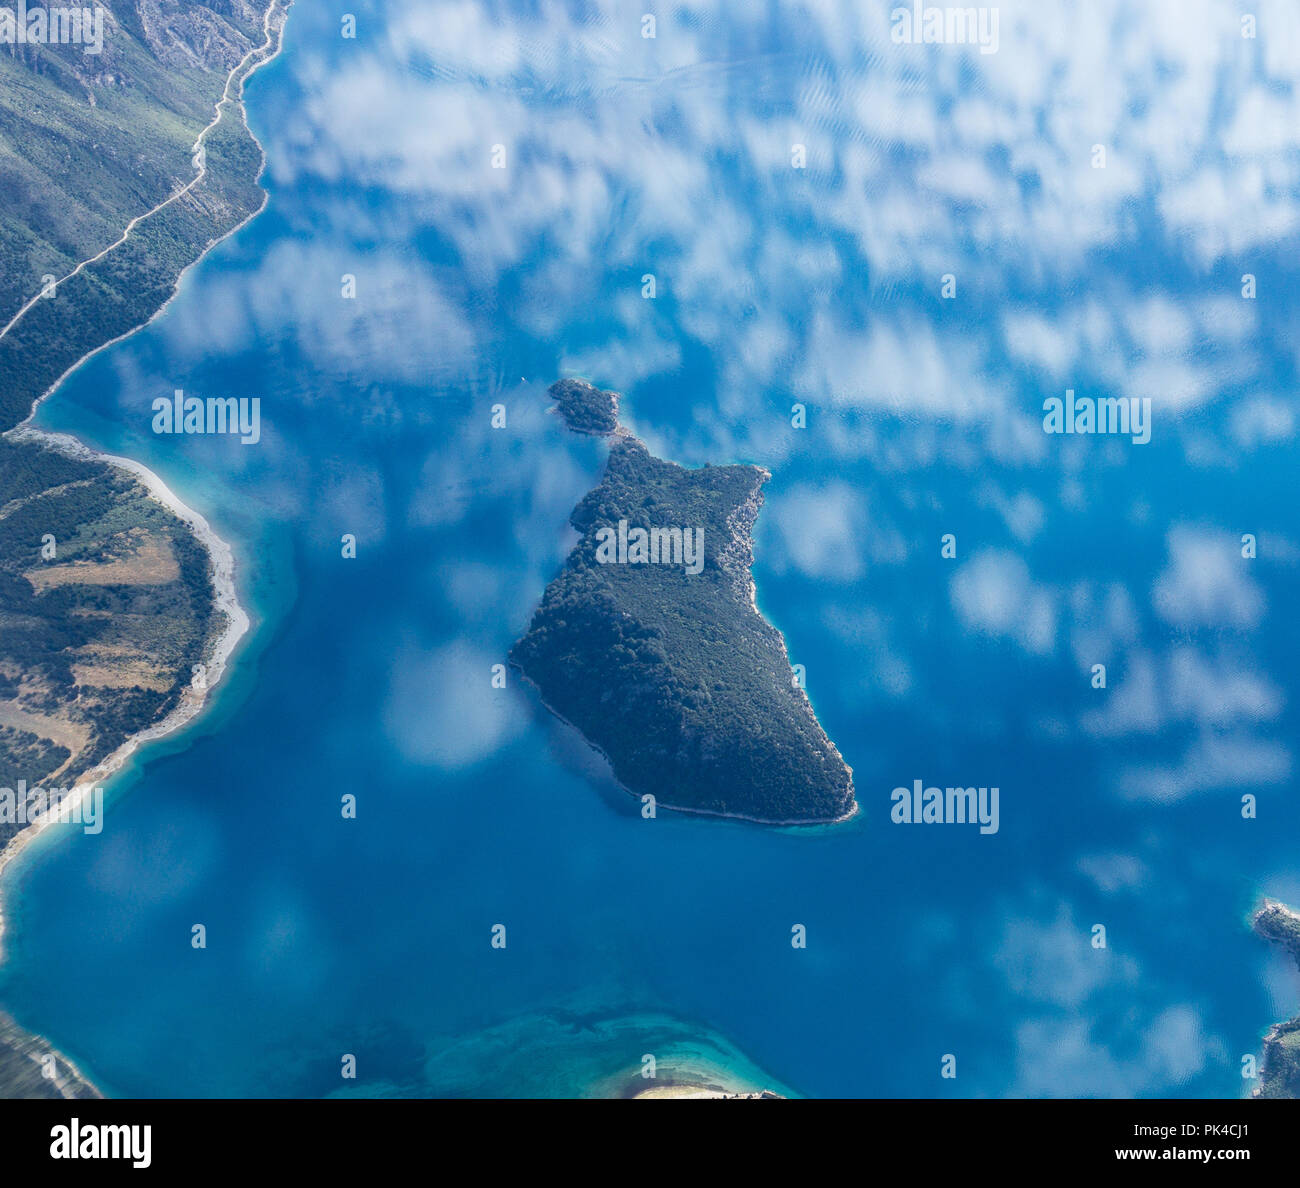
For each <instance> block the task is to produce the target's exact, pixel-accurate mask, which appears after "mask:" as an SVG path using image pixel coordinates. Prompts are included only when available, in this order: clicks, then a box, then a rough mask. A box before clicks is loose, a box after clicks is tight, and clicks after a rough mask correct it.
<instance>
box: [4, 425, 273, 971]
mask: <svg viewBox="0 0 1300 1188" xmlns="http://www.w3.org/2000/svg"><path fill="white" fill-rule="evenodd" d="M6 436H7V437H9V438H10V439H11V440H14V441H27V442H34V443H36V444H39V445H43V446H45V447H46V448H48V449H53V450H57V451H58V452H59V453H62V454H65V455H67V456H68V457H72V458H78V459H82V460H84V461H89V462H103V463H108V464H109V465H111V466H114V467H116V468H117V469H119V470H124V471H126V472H128V473H129V474H130V475H131V477H132V478H134V479H136V480H137V481H139V482H140V484H141V485H142V486H143V487H145V489H146V490H147V491H148V492H149V495H150V497H151V498H152V499H154V500H156V501H157V502H158V503H161V504H162V505H163V506H164V507H165V508H167V510H168V511H170V512H171V513H172V514H173V515H175V516H176V518H177V519H178V520H180V521H181V522H182V523H184V524H185V525H186V527H187V528H189V530H190V531H191V532H192V533H193V534H194V536H195V537H196V539H197V540H198V541H199V543H200V544H202V545H203V547H204V549H206V550H207V553H208V556H209V557H210V558H211V559H212V585H213V609H214V611H215V612H216V613H217V614H218V615H219V616H221V617H222V618H224V620H225V623H224V626H223V627H222V628H221V630H220V631H219V632H218V633H217V635H216V637H215V638H214V639H213V640H212V641H211V642H210V644H209V647H208V651H207V654H206V655H205V657H204V664H205V665H206V667H207V676H206V679H205V681H204V685H203V688H201V689H199V688H195V687H194V686H193V685H189V686H187V687H186V688H185V689H184V691H183V692H182V693H181V697H180V702H179V703H178V704H177V706H176V708H175V709H173V710H172V712H171V713H169V714H168V715H167V716H166V717H165V718H164V719H163V720H162V721H161V722H156V723H155V724H154V725H152V726H150V727H148V728H146V729H145V730H142V731H140V732H139V733H138V734H133V735H132V736H131V737H130V738H128V739H127V740H126V742H124V743H123V744H122V745H121V746H120V747H118V749H117V750H116V751H114V752H113V753H112V754H111V755H109V756H108V758H106V759H104V760H103V761H102V762H101V763H99V764H98V765H96V766H95V767H94V768H92V769H91V770H90V771H88V772H86V773H85V775H83V776H82V777H81V778H80V779H79V780H78V781H77V784H76V787H75V788H74V790H73V792H72V793H71V795H70V797H69V798H68V801H67V803H68V805H69V807H70V808H71V807H72V806H75V805H77V804H79V803H80V802H81V801H82V799H83V798H84V797H85V796H87V795H88V794H89V793H90V792H91V791H92V790H93V789H94V788H96V787H102V786H103V784H104V783H105V782H106V781H107V780H109V779H110V778H111V777H112V776H113V775H114V774H115V773H116V772H118V771H120V770H121V768H122V767H123V766H124V765H125V763H126V761H127V760H128V759H129V758H130V757H131V756H132V755H134V754H135V752H136V751H137V750H139V748H140V747H142V746H145V745H146V744H148V743H151V742H154V741H156V740H157V739H160V738H165V737H166V736H167V735H169V734H173V733H174V732H175V731H177V730H179V729H181V728H182V727H183V726H185V725H187V724H188V723H190V722H192V721H193V720H194V719H195V718H196V717H198V715H199V714H200V713H201V712H202V710H203V707H204V705H205V704H206V703H207V699H208V697H209V695H210V694H211V692H212V690H213V689H214V688H215V687H216V686H217V685H218V684H220V682H221V678H222V676H223V674H224V673H225V671H226V666H227V664H228V663H229V661H230V657H231V655H232V654H233V653H234V650H235V648H236V647H237V646H238V644H239V641H240V640H241V639H242V638H243V637H244V636H245V635H246V634H247V632H248V629H249V626H250V623H249V618H248V614H247V612H245V610H244V608H243V606H241V605H240V602H239V597H238V594H237V592H236V590H235V555H234V551H233V550H232V549H231V547H230V545H229V544H227V543H226V542H225V541H224V540H222V539H221V537H219V536H218V535H217V534H216V533H215V532H214V531H213V530H212V526H211V525H210V524H209V523H208V522H207V520H206V519H204V517H203V516H201V515H200V514H199V513H198V512H196V511H195V510H194V509H193V508H191V507H188V506H187V505H186V504H184V503H182V502H181V500H180V499H179V498H178V497H177V496H176V494H175V493H174V492H173V491H172V490H171V488H169V487H168V486H167V484H166V483H164V482H163V481H162V479H160V478H159V477H158V476H157V475H156V474H154V472H153V471H152V470H150V469H149V468H148V467H147V466H144V465H143V464H142V463H140V462H135V461H133V460H132V459H130V458H118V457H114V456H112V455H109V454H100V453H97V452H96V451H94V450H92V449H90V448H88V447H87V446H85V445H82V443H81V442H79V441H77V440H76V438H74V437H70V436H68V435H67V434H64V433H45V432H44V431H42V430H39V429H33V428H31V427H30V426H26V425H24V426H20V427H19V428H17V429H14V430H11V431H10V433H8V434H6ZM56 824H57V822H54V821H47V822H43V823H42V824H39V825H31V826H29V827H28V828H26V829H24V830H23V831H22V832H21V833H19V834H18V835H17V836H15V837H14V838H12V839H11V840H10V842H9V844H8V845H7V846H6V847H5V848H4V850H3V851H0V877H2V876H3V874H4V870H5V867H6V866H8V865H9V863H10V862H12V861H13V860H14V858H15V857H17V855H18V854H20V853H21V852H22V850H23V849H24V847H26V846H27V845H28V844H29V843H30V842H31V841H32V839H33V838H35V837H37V836H39V835H40V834H41V833H42V832H44V831H45V830H46V829H49V828H52V827H54V826H55V825H56ZM4 927H5V918H4V887H3V883H0V960H3V958H4V948H3V943H4Z"/></svg>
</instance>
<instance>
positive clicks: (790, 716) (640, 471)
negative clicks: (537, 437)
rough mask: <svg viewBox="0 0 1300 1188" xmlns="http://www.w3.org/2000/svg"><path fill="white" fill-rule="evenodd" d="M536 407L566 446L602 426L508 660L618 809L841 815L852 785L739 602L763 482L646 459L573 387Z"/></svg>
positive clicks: (557, 388)
mask: <svg viewBox="0 0 1300 1188" xmlns="http://www.w3.org/2000/svg"><path fill="white" fill-rule="evenodd" d="M550 394H551V396H552V398H554V399H556V400H557V402H558V408H559V411H560V412H561V414H562V415H563V416H564V417H565V420H566V423H568V424H569V426H570V427H571V428H575V429H576V430H577V431H578V432H586V433H590V432H593V431H594V430H593V429H592V428H591V426H592V425H593V424H603V425H608V426H609V428H607V429H605V430H604V433H605V434H606V435H608V436H609V437H610V439H611V444H610V452H609V462H608V465H607V466H606V469H605V474H604V476H603V478H602V480H601V482H600V484H599V486H597V487H596V488H595V489H594V490H592V491H591V492H590V493H589V494H588V495H587V496H586V497H585V498H584V499H583V500H582V501H581V502H580V503H579V504H578V506H577V508H575V509H574V511H573V513H572V516H571V517H570V522H571V523H572V525H573V527H574V528H576V529H577V530H578V532H579V533H581V534H582V539H581V540H580V541H579V542H578V543H577V545H575V547H574V549H573V551H572V552H571V553H570V555H569V558H568V560H567V562H566V564H565V566H564V569H563V571H562V572H561V573H560V574H559V576H558V577H556V578H555V580H554V581H552V582H551V584H550V585H549V586H548V587H547V589H546V592H545V595H544V596H543V599H542V603H541V606H540V607H539V608H538V610H537V611H536V613H535V614H534V616H533V619H532V623H531V625H530V626H529V629H528V631H527V633H526V634H525V635H524V636H523V637H522V638H521V639H520V640H519V641H518V642H517V643H516V644H515V645H514V647H513V648H512V649H511V652H510V661H511V663H512V664H513V665H514V666H515V667H516V668H517V669H518V670H520V671H521V672H522V673H523V674H524V676H525V677H527V679H528V680H529V681H530V682H531V683H532V684H533V685H534V686H536V688H537V689H538V691H539V692H540V695H541V698H542V700H543V702H544V704H545V705H546V707H547V708H548V709H550V710H551V711H552V712H553V713H555V714H556V715H557V716H559V717H560V718H562V719H563V720H565V721H566V722H568V723H570V724H571V725H573V726H574V727H576V728H577V729H578V730H579V731H580V732H581V733H582V734H583V735H584V736H585V738H586V739H587V741H588V742H589V743H591V744H592V745H593V746H594V747H596V748H597V749H598V750H599V751H601V752H602V753H603V754H604V755H605V757H606V758H607V759H608V760H609V763H610V765H611V767H612V768H613V772H614V776H615V778H616V779H617V780H618V782H619V783H620V784H621V785H622V786H623V787H624V788H625V789H626V790H627V791H629V792H631V793H632V794H633V795H634V796H637V797H640V798H644V797H647V796H653V797H654V802H655V803H656V804H657V805H659V806H662V807H666V808H673V809H680V810H684V811H691V812H698V813H707V814H712V815H718V816H729V817H740V818H744V819H746V820H750V821H755V822H760V823H765V824H818V823H825V822H830V821H838V820H842V819H844V818H846V817H848V816H850V815H852V814H853V813H854V812H855V811H856V808H857V806H856V803H855V801H854V797H853V773H852V771H851V770H850V769H849V767H848V765H847V764H846V763H845V762H844V760H843V758H841V756H840V753H839V752H838V751H837V750H836V749H835V746H834V744H833V743H832V742H831V740H830V739H829V738H828V737H827V736H826V732H825V731H824V730H823V729H822V727H821V725H820V723H819V722H818V721H817V717H816V715H815V714H814V713H813V708H812V705H811V704H810V702H809V700H808V698H807V696H806V694H805V693H804V690H803V688H802V687H801V685H800V682H799V681H798V680H797V679H796V677H795V675H794V673H793V671H792V669H791V664H790V658H789V656H788V654H787V653H786V647H785V641H784V639H783V638H782V636H781V633H780V632H779V631H777V630H776V628H774V627H773V626H772V625H771V624H770V623H768V622H767V620H766V619H764V618H763V616H762V615H761V614H760V613H759V610H758V607H757V604H756V602H755V592H754V582H753V577H752V575H751V573H750V567H751V565H752V563H753V542H752V539H751V530H752V528H753V525H754V522H755V520H756V518H757V516H758V513H759V509H760V507H761V506H762V502H763V494H762V487H763V484H764V483H765V482H766V481H767V480H768V479H769V478H770V477H771V476H770V475H769V474H768V472H767V471H766V470H763V469H762V468H761V467H758V466H747V465H732V466H704V467H702V468H700V469H698V470H691V469H687V468H686V467H684V466H678V465H677V464H675V463H672V462H665V461H663V460H661V459H659V458H655V457H653V456H652V455H651V453H650V451H649V450H648V449H646V447H645V445H643V444H642V443H641V442H640V441H639V440H637V439H636V438H635V437H633V436H632V435H631V434H630V433H628V432H627V431H626V430H624V429H622V428H620V427H619V426H618V425H617V420H616V418H615V421H614V424H613V425H610V424H609V419H608V417H607V416H606V414H607V413H608V412H609V411H610V410H611V409H614V410H616V409H617V401H616V399H612V398H613V394H612V393H608V392H602V391H601V390H600V389H598V388H595V387H593V386H592V385H591V384H588V383H586V382H585V381H579V380H572V379H570V380H563V381H561V382H560V383H559V384H556V385H554V386H552V388H551V389H550ZM692 540H693V541H694V542H696V544H697V545H698V546H699V547H698V549H697V551H696V552H695V553H693V552H692V549H691V547H690V544H689V542H691V541H692ZM679 541H680V542H681V543H680V547H679ZM638 543H640V544H641V548H640V549H639V548H638ZM642 554H644V555H645V556H644V557H643V555H642Z"/></svg>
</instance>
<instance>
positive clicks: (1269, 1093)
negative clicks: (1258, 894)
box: [1255, 899, 1300, 1097]
mask: <svg viewBox="0 0 1300 1188" xmlns="http://www.w3.org/2000/svg"><path fill="white" fill-rule="evenodd" d="M1255 932H1256V933H1257V934H1258V935H1259V936H1262V937H1263V938H1264V939H1265V940H1269V941H1272V942H1273V943H1274V944H1278V945H1281V946H1282V947H1283V948H1284V949H1285V950H1286V951H1287V952H1288V953H1290V954H1291V956H1292V957H1293V958H1294V959H1295V962H1296V965H1297V968H1300V915H1298V914H1297V913H1295V912H1293V911H1292V910H1291V909H1290V908H1288V907H1286V906H1285V905H1283V904H1280V903H1277V902H1275V901H1274V900H1271V899H1266V900H1265V901H1264V903H1263V906H1262V907H1261V908H1260V909H1259V911H1257V912H1256V913H1255ZM1257 1093H1258V1096H1260V1097H1300V1018H1296V1019H1292V1020H1291V1021H1290V1022H1289V1023H1275V1024H1274V1025H1273V1026H1272V1027H1270V1028H1269V1031H1268V1035H1266V1036H1265V1037H1264V1068H1263V1072H1262V1075H1261V1078H1260V1088H1259V1089H1258V1091H1257Z"/></svg>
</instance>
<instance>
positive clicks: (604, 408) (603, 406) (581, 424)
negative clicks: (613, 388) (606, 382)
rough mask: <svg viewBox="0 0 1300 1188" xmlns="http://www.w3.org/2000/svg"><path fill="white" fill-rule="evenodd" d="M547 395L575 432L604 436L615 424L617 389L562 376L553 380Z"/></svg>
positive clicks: (611, 431) (614, 428) (612, 430)
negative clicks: (604, 387) (608, 390)
mask: <svg viewBox="0 0 1300 1188" xmlns="http://www.w3.org/2000/svg"><path fill="white" fill-rule="evenodd" d="M548 394H549V396H550V397H551V399H552V400H554V401H555V407H556V408H557V409H558V410H559V413H560V415H561V416H562V417H563V418H564V423H565V424H566V425H568V427H569V428H570V429H572V430H573V431H574V432H575V433H590V434H592V435H593V436H596V437H607V436H608V435H609V434H611V433H613V432H614V431H615V430H616V429H617V428H618V393H617V392H602V391H601V390H600V389H599V388H597V387H594V386H593V385H592V384H589V383H587V381H586V380H580V379H563V380H558V381H556V382H555V383H553V384H552V385H551V387H550V391H549V393H548Z"/></svg>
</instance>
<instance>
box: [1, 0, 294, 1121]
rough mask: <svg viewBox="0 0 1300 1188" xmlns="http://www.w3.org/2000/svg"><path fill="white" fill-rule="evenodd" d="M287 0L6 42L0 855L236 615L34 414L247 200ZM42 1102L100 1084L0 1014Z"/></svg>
mask: <svg viewBox="0 0 1300 1188" xmlns="http://www.w3.org/2000/svg"><path fill="white" fill-rule="evenodd" d="M290 3H291V0H185V2H183V3H166V4H163V3H159V0H103V3H102V4H100V5H98V6H97V12H98V14H99V15H98V17H97V19H98V20H99V21H101V23H102V44H101V45H100V46H99V47H98V49H99V52H96V53H94V54H87V53H84V52H83V49H82V47H81V46H79V45H75V44H72V45H68V44H61V43H56V42H52V41H51V42H37V41H28V42H27V43H26V44H23V45H20V46H7V47H5V49H6V52H4V53H0V189H3V190H4V192H5V193H6V194H8V195H9V196H10V198H11V199H12V201H11V202H10V203H9V207H8V210H7V217H6V219H4V220H0V262H2V263H3V267H0V377H3V378H2V379H0V434H2V436H0V869H3V867H4V865H5V864H6V863H7V862H8V861H10V860H11V859H12V858H13V857H14V855H15V854H16V853H17V852H18V851H19V850H20V849H21V847H22V846H23V845H24V844H25V842H26V841H27V840H29V839H30V838H31V837H32V836H33V835H34V834H35V832H36V831H37V830H38V829H39V828H41V827H42V826H41V825H40V824H36V823H34V822H33V819H32V815H31V813H30V811H29V804H28V802H29V801H31V802H32V803H33V804H35V805H36V806H37V807H38V808H39V806H40V805H41V803H42V800H43V798H48V801H49V803H51V804H52V803H54V801H55V798H56V797H57V798H58V800H59V802H61V803H63V804H65V805H68V806H70V807H71V806H75V805H78V804H79V803H80V802H81V801H82V800H83V799H86V798H89V797H90V795H91V793H92V791H93V790H94V788H95V786H96V785H98V784H99V783H100V782H102V781H104V780H106V779H107V778H108V776H109V775H111V774H112V773H113V772H114V771H115V770H117V769H118V768H119V767H120V766H121V765H122V763H123V762H125V760H126V758H127V756H129V755H130V754H131V753H132V752H133V751H134V750H135V749H136V748H137V747H138V746H140V745H142V744H144V743H146V742H148V741H149V740H151V739H154V738H158V737H161V736H162V735H164V734H167V733H170V732H171V731H173V730H176V729H178V728H179V727H180V726H182V725H183V724H184V723H185V722H187V721H189V720H190V719H191V718H193V716H194V715H195V714H197V713H198V712H199V711H200V709H201V708H202V706H203V704H204V702H205V700H206V697H207V694H208V691H210V689H211V688H212V687H213V686H214V685H215V684H216V683H217V681H218V680H219V679H220V677H221V674H222V671H223V669H224V667H225V665H226V662H227V660H228V659H229V657H230V654H231V652H232V651H233V649H234V647H235V645H236V643H237V642H238V640H239V638H240V637H241V636H242V635H243V633H244V632H245V631H246V630H247V628H248V618H247V616H246V615H245V613H244V611H243V609H242V608H241V607H240V606H239V603H238V600H237V598H236V595H235V587H234V578H233V570H234V560H233V554H232V552H231V550H230V549H229V547H228V546H227V545H226V544H225V543H224V542H223V541H221V540H220V539H219V538H218V537H217V536H216V535H215V534H214V533H213V532H212V530H211V529H210V528H209V526H208V524H207V523H206V521H205V520H204V519H203V517H202V516H200V515H198V514H197V513H196V512H194V511H192V510H191V509H189V508H187V507H186V506H185V505H184V504H182V503H181V502H180V501H179V500H178V499H177V498H176V497H175V496H174V495H173V494H172V493H171V492H170V491H169V490H168V489H167V487H166V486H165V485H164V484H163V483H162V481H161V480H160V479H158V477H157V476H156V475H154V474H153V473H152V472H151V471H149V470H148V469H147V468H145V467H144V466H142V465H140V464H139V463H137V462H134V461H132V460H130V459H124V458H110V457H107V456H102V455H98V454H95V453H94V452H93V451H91V450H88V449H87V448H86V447H85V446H83V445H81V444H80V443H79V442H76V441H74V440H72V439H71V438H68V437H65V436H62V435H55V434H47V433H44V432H41V431H39V430H37V429H35V428H33V427H31V426H30V425H29V424H27V422H28V421H29V420H30V419H31V416H32V412H33V409H34V407H35V405H36V404H38V403H39V402H40V400H42V399H43V398H44V397H45V396H47V395H48V394H49V393H50V392H51V391H53V390H54V388H55V387H57V385H58V384H59V382H60V381H61V380H62V378H63V377H64V376H66V375H67V374H68V373H69V372H71V371H72V370H73V369H74V368H76V367H77V366H79V365H80V364H81V363H82V362H84V360H85V359H86V358H87V357H89V356H90V355H92V354H94V353H95V352H97V351H99V350H102V349H103V348H104V347H106V346H108V345H110V344H112V343H114V342H116V341H118V340H119V339H121V338H124V337H126V336H127V335H129V334H132V333H134V332H135V331H136V330H138V329H139V328H140V327H141V326H144V325H146V324H147V323H148V322H150V321H151V320H152V319H153V318H154V317H156V316H157V314H158V313H159V312H160V311H161V310H162V309H163V308H164V307H165V306H166V304H167V302H168V301H169V300H170V299H171V297H172V296H173V295H174V294H175V292H176V289H177V286H178V284H179V282H180V278H181V274H182V273H183V272H184V271H185V269H187V268H188V267H190V266H191V265H193V264H194V263H195V262H196V261H198V260H199V259H201V258H202V257H203V255H204V254H205V253H206V252H207V251H208V250H209V248H211V247H212V246H213V245H214V244H215V243H217V242H219V241H220V240H221V239H223V238H225V237H226V236H228V235H230V234H231V233H232V232H234V231H235V230H236V229H237V228H238V227H240V226H242V225H243V224H244V223H245V222H247V221H248V220H249V219H250V218H251V217H252V216H253V215H255V214H256V213H257V212H258V211H259V210H261V209H262V207H263V205H264V203H265V200H266V194H265V191H264V190H263V189H262V188H261V186H260V184H259V178H260V174H261V170H262V167H263V165H264V158H263V154H262V150H261V145H260V144H259V143H258V142H257V139H256V137H254V136H253V134H252V132H251V130H250V129H249V127H248V123H247V120H246V118H245V111H244V105H243V87H244V84H245V82H246V81H247V80H248V78H249V76H250V75H251V74H252V73H253V72H254V71H255V70H257V69H259V68H260V67H261V66H263V65H264V64H265V63H267V62H269V61H270V60H271V59H272V58H274V57H275V56H276V54H277V53H278V52H279V48H280V44H281V38H282V34H283V30H284V24H285V20H286V18H287V14H288V9H289V6H290ZM34 790H35V797H34V798H33V792H34ZM95 807H96V809H97V806H95ZM96 828H102V821H98V822H97V823H96ZM2 925H3V919H2V918H0V927H2ZM51 1059H53V1061H54V1063H52V1064H51V1063H49V1061H50V1060H51ZM33 1068H36V1069H37V1070H38V1073H39V1075H37V1076H33V1074H32V1069H33ZM49 1094H57V1095H61V1096H85V1095H92V1096H93V1095H94V1094H95V1090H94V1088H93V1086H91V1085H89V1084H88V1083H87V1082H86V1081H85V1080H84V1078H82V1077H81V1075H80V1073H78V1072H77V1070H76V1069H75V1068H73V1066H72V1065H71V1064H70V1063H69V1062H68V1061H67V1060H66V1059H65V1058H64V1057H62V1056H61V1055H58V1054H57V1053H53V1052H52V1051H51V1049H50V1048H49V1045H48V1044H47V1043H46V1042H45V1041H44V1040H42V1039H40V1038H39V1037H33V1036H30V1035H27V1034H26V1033H25V1032H23V1031H22V1030H21V1029H20V1028H19V1027H18V1025H17V1024H16V1023H15V1022H14V1021H13V1020H11V1019H9V1018H8V1017H7V1016H3V1015H0V1096H41V1095H49Z"/></svg>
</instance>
